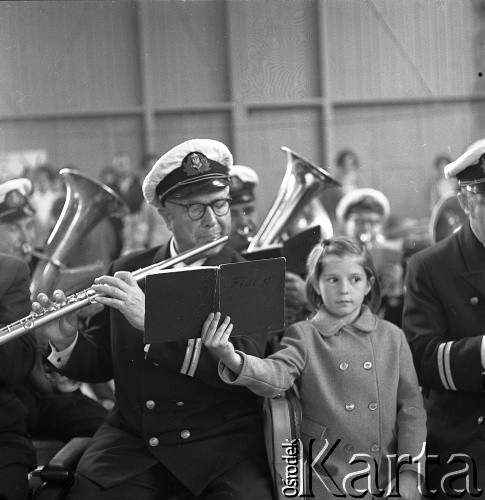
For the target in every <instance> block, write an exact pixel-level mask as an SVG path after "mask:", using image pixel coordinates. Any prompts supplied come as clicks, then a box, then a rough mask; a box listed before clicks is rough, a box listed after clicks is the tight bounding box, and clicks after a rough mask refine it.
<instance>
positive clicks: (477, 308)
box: [403, 139, 485, 498]
mask: <svg viewBox="0 0 485 500" xmlns="http://www.w3.org/2000/svg"><path fill="white" fill-rule="evenodd" d="M445 174H446V175H447V177H448V178H451V179H457V180H458V183H459V189H460V190H459V193H458V200H459V202H460V205H461V206H462V208H463V210H464V211H465V213H466V214H467V221H466V223H464V224H463V226H462V227H461V229H460V230H459V231H458V232H456V233H454V234H453V235H451V236H449V237H447V238H445V239H443V240H441V241H440V242H439V243H437V244H436V245H433V246H431V247H428V248H426V249H424V250H421V251H420V252H418V253H416V254H415V255H413V256H412V257H411V258H410V260H409V262H408V269H407V275H406V290H407V291H406V297H405V301H404V314H403V330H404V332H405V333H406V335H407V337H408V340H409V344H410V347H411V351H412V353H413V356H414V363H415V365H416V371H417V373H418V378H419V382H420V384H421V386H422V387H423V395H424V403H425V408H426V410H427V414H428V445H429V450H428V452H429V453H431V454H436V455H438V456H439V460H440V466H439V467H430V470H429V478H430V486H431V487H432V488H434V489H437V490H438V492H439V495H438V497H439V498H449V496H446V495H445V493H448V494H449V495H452V496H455V497H460V498H472V497H478V496H480V495H481V494H482V493H477V492H476V488H478V489H481V490H484V489H485V390H484V389H485V383H484V382H485V336H484V333H485V329H484V325H485V307H484V305H485V279H484V276H485V275H484V270H485V139H482V140H479V141H477V142H475V143H473V144H472V145H470V146H469V147H468V148H467V150H466V151H465V152H464V153H463V154H462V155H461V156H460V157H459V158H458V159H457V160H455V161H454V162H452V163H450V164H449V165H447V167H446V168H445ZM454 453H458V454H460V455H468V456H469V457H471V459H472V460H473V463H470V467H471V469H469V473H468V474H466V476H468V480H469V486H470V487H469V488H468V489H467V486H466V484H465V481H466V480H467V479H466V477H465V475H464V474H461V479H459V480H456V481H455V482H454V484H450V482H449V481H445V490H446V491H442V489H441V487H440V481H441V479H443V478H444V477H445V475H446V474H452V475H453V473H454V478H455V479H457V476H456V474H457V471H458V470H463V468H464V463H463V462H461V463H457V461H455V462H454V463H452V464H448V463H447V461H448V459H449V457H450V456H451V455H453V454H454ZM448 477H450V476H448ZM475 480H477V482H475ZM460 488H463V489H465V491H464V493H465V496H462V494H461V493H460V494H458V493H459V492H460ZM470 488H471V489H470ZM467 490H468V491H467ZM473 493H475V494H473ZM438 497H437V498H438Z"/></svg>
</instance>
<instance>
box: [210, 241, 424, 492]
mask: <svg viewBox="0 0 485 500" xmlns="http://www.w3.org/2000/svg"><path fill="white" fill-rule="evenodd" d="M307 295H308V299H309V301H310V303H311V304H312V305H313V306H314V307H315V308H316V309H317V312H316V314H315V316H314V317H313V318H312V319H311V320H309V321H302V322H299V323H295V324H294V325H291V326H290V327H289V328H287V329H286V331H285V335H284V336H283V339H282V341H281V350H279V351H278V352H276V353H275V354H272V355H271V356H270V357H268V358H266V359H259V358H256V357H253V356H248V355H247V354H244V353H242V352H239V351H235V349H234V347H233V345H232V344H231V342H229V340H228V337H229V335H230V333H231V331H232V324H230V318H229V317H226V318H225V319H224V321H223V322H222V324H221V325H219V320H220V313H216V314H211V315H209V317H208V319H207V320H206V322H205V323H204V326H203V329H202V340H203V342H204V344H205V345H206V346H207V347H208V348H209V349H210V350H211V351H212V353H213V354H215V355H216V356H218V357H219V358H220V360H221V364H220V365H219V374H220V376H221V378H222V379H223V380H224V381H225V382H227V383H229V384H236V385H244V386H247V387H248V388H249V389H251V390H252V391H253V392H255V393H256V394H259V395H261V396H263V397H266V398H273V397H275V396H277V395H278V394H280V393H282V392H283V391H285V390H287V389H289V388H290V387H291V386H292V385H293V383H296V385H297V387H298V391H299V395H300V400H301V404H302V411H303V422H302V429H301V430H302V443H303V447H304V450H305V452H306V453H307V456H308V453H309V447H310V443H312V445H311V446H312V450H311V457H309V459H310V461H315V462H317V463H315V465H314V475H313V487H312V489H313V493H314V494H315V497H316V498H318V499H321V498H335V497H334V495H338V496H343V495H345V494H347V495H349V494H350V495H351V496H354V498H355V497H356V496H360V497H362V493H361V492H362V490H366V491H367V492H368V494H367V496H370V494H371V493H373V494H377V495H379V494H380V493H381V492H382V493H381V495H382V494H388V493H389V490H388V489H387V488H388V485H389V483H390V481H391V479H392V478H394V479H395V476H396V473H398V475H399V478H398V479H399V481H398V483H397V484H398V493H399V495H400V496H401V497H402V498H406V499H411V498H412V499H416V498H419V497H420V493H419V490H418V479H419V474H418V471H420V472H421V473H423V472H424V471H423V470H421V469H420V468H419V467H418V465H417V463H410V464H399V467H397V466H396V460H395V458H396V455H397V457H400V456H401V455H406V456H408V457H409V456H412V457H417V456H419V455H420V453H421V452H422V451H423V445H424V441H425V436H426V426H425V421H426V417H425V412H424V409H423V402H422V398H421V393H420V390H419V386H418V381H417V376H416V372H415V369H414V365H413V360H412V358H411V352H410V350H409V347H408V344H407V341H406V338H405V336H404V333H403V332H402V330H400V329H399V328H398V327H396V326H395V325H393V324H391V323H389V322H387V321H384V320H381V319H378V318H377V316H376V315H375V314H374V312H373V311H375V310H376V309H377V308H378V306H379V301H380V292H379V285H378V283H377V280H376V278H375V272H374V269H373V265H372V261H371V259H370V257H369V256H368V254H367V252H366V250H365V249H364V248H363V247H362V246H361V245H360V243H357V242H355V241H354V240H352V239H350V238H345V237H339V238H333V239H331V240H325V241H323V243H321V244H319V245H317V246H316V247H315V248H314V249H313V250H312V252H311V254H310V256H309V258H308V277H307ZM325 447H326V448H325ZM282 450H283V448H282ZM330 450H332V451H331V453H330ZM320 452H322V453H321V456H320V457H319V460H318V461H317V460H315V458H316V457H317V456H318V454H319V453H320ZM355 454H363V455H360V457H359V458H361V459H362V457H364V460H365V461H366V462H368V463H371V464H374V465H375V466H374V469H373V468H372V466H370V467H367V466H366V465H365V463H364V462H363V461H362V460H360V461H358V460H357V459H356V458H354V459H352V457H354V455H355ZM327 455H328V457H327ZM393 456H394V460H393V459H392V458H393ZM324 457H327V458H326V460H325V461H324V463H323V464H322V460H323V459H324ZM409 461H411V460H409ZM349 462H351V463H349ZM363 463H364V465H363ZM366 467H367V469H366ZM363 470H367V474H362V473H361V474H360V480H358V481H355V476H356V475H357V474H356V473H357V472H358V471H363ZM362 476H364V477H362ZM352 478H353V479H354V481H351V479H352ZM359 489H360V492H359ZM369 491H370V492H371V493H369ZM381 495H379V496H381Z"/></svg>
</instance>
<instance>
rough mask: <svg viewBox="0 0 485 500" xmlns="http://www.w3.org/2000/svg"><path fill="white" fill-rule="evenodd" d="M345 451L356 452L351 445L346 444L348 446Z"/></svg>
mask: <svg viewBox="0 0 485 500" xmlns="http://www.w3.org/2000/svg"><path fill="white" fill-rule="evenodd" d="M344 450H345V451H348V452H350V451H354V447H353V446H351V445H350V444H346V445H345V446H344Z"/></svg>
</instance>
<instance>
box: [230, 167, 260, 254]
mask: <svg viewBox="0 0 485 500" xmlns="http://www.w3.org/2000/svg"><path fill="white" fill-rule="evenodd" d="M230 181H231V184H230V196H231V234H230V235H229V242H228V245H229V246H230V247H231V248H233V249H234V250H236V251H238V252H242V251H244V250H246V249H247V248H248V245H249V243H250V242H251V239H252V238H253V237H254V235H255V234H256V232H257V230H258V227H259V222H258V213H257V209H256V194H255V190H256V187H257V186H258V184H259V177H258V174H257V173H256V172H255V171H254V170H253V169H252V168H249V167H246V166H245V165H233V166H232V167H231V172H230Z"/></svg>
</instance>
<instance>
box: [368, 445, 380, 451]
mask: <svg viewBox="0 0 485 500" xmlns="http://www.w3.org/2000/svg"><path fill="white" fill-rule="evenodd" d="M379 449H380V448H379V445H378V444H375V443H374V444H373V445H372V446H371V447H370V450H371V451H373V452H374V453H377V452H378V451H379Z"/></svg>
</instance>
